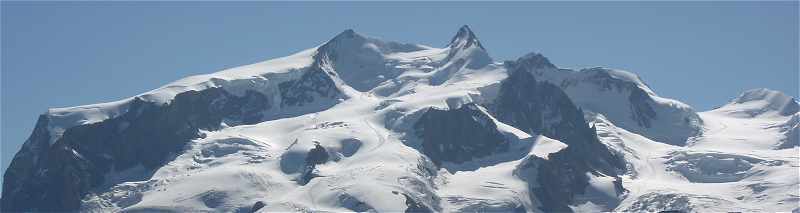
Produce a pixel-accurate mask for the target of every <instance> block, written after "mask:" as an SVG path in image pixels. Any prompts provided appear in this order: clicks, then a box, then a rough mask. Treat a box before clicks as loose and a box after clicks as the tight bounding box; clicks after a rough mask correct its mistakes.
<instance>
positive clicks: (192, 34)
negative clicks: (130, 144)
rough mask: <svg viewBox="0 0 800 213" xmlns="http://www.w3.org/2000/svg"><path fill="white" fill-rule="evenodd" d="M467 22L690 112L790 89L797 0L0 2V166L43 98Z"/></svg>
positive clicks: (72, 98)
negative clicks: (614, 73) (342, 35)
mask: <svg viewBox="0 0 800 213" xmlns="http://www.w3.org/2000/svg"><path fill="white" fill-rule="evenodd" d="M464 24H467V25H470V27H471V28H472V29H473V31H475V33H476V35H477V36H478V38H479V39H480V40H481V42H482V44H483V45H484V46H485V47H486V48H487V49H488V50H489V53H490V54H491V56H492V57H494V58H495V59H496V60H512V59H515V58H516V57H519V56H522V55H523V54H525V53H528V52H534V51H535V52H540V53H543V54H544V55H545V56H547V57H548V58H550V60H551V61H552V62H553V63H555V64H556V65H558V66H560V67H568V68H580V67H590V66H605V67H611V68H619V69H625V70H629V71H632V72H635V73H637V74H639V75H640V76H641V77H642V78H643V79H644V80H645V81H646V82H647V83H648V85H650V86H651V87H652V88H653V89H654V90H655V91H656V92H657V93H658V94H659V95H661V96H664V97H670V98H674V99H678V100H681V101H683V102H685V103H688V104H690V105H692V106H694V107H695V108H696V109H697V110H698V111H704V110H708V109H711V108H712V107H714V106H718V105H721V104H724V103H726V102H727V101H728V100H730V99H731V98H733V97H734V96H736V95H737V94H739V93H740V92H742V91H744V90H747V89H751V88H759V87H767V88H772V89H776V90H780V91H783V92H785V93H787V94H789V95H792V96H795V97H797V95H798V70H800V68H799V67H798V26H799V25H800V24H798V3H797V2H796V1H795V2H661V3H643V2H614V3H610V2H592V3H587V2H567V3H547V2H515V3H480V2H474V3H463V2H439V3H421V2H409V3H353V2H350V3H319V2H317V3H311V2H301V3H281V2H272V3H267V2H257V3H252V2H251V3H220V2H217V3H211V2H207V3H197V2H194V3H179V2H149V3H145V2H117V3H103V2H80V3H75V2H73V3H54V2H29V3H25V2H5V1H4V2H2V60H0V63H1V64H2V76H1V78H2V80H1V82H2V84H1V85H0V92H1V97H2V99H1V100H0V102H2V109H1V113H2V114H0V118H2V123H0V124H1V125H2V128H0V139H2V147H1V148H2V150H0V155H2V169H3V172H5V168H6V167H7V166H8V163H9V162H10V159H11V158H12V156H13V154H14V153H16V151H17V150H18V149H19V147H20V145H21V144H22V142H24V140H25V139H27V137H28V136H29V134H30V132H31V130H32V128H33V126H34V124H35V121H36V118H37V116H38V115H39V114H41V113H43V112H45V110H46V109H47V108H51V107H66V106H76V105H84V104H91V103H98V102H108V101H114V100H118V99H122V98H125V97H130V96H133V95H136V94H140V93H142V92H146V91H149V90H151V89H154V88H157V87H159V86H161V85H163V84H166V83H168V82H171V81H174V80H177V79H179V78H181V77H185V76H189V75H194V74H203V73H210V72H214V71H217V70H221V69H224V68H229V67H234V66H238V65H244V64H249V63H253V62H258V61H262V60H265V59H269V58H274V57H280V56H285V55H288V54H290V53H293V52H296V51H299V50H302V49H306V48H310V47H313V46H316V45H319V44H321V43H323V42H325V41H326V40H328V39H330V38H332V37H333V36H334V35H336V34H337V33H339V32H341V31H343V30H345V29H348V28H352V29H354V30H355V31H356V32H359V33H361V34H365V35H370V36H375V37H380V38H384V39H387V40H395V41H401V42H408V43H420V44H426V45H429V46H439V47H440V46H444V45H445V44H446V43H447V42H448V41H449V39H450V37H451V36H453V35H454V34H455V33H456V30H457V29H458V28H459V27H460V26H461V25H464Z"/></svg>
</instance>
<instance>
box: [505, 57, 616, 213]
mask: <svg viewBox="0 0 800 213" xmlns="http://www.w3.org/2000/svg"><path fill="white" fill-rule="evenodd" d="M510 68H511V69H509V70H511V74H510V75H509V77H508V78H507V79H505V80H503V82H502V83H501V86H500V91H499V93H498V97H497V99H496V100H495V103H494V105H493V106H494V108H493V109H494V114H495V117H496V118H497V119H498V120H499V121H501V122H503V123H506V124H509V125H511V126H514V127H516V128H518V129H520V130H523V131H525V132H527V133H530V134H532V135H535V134H541V135H544V136H547V137H549V138H553V139H557V140H559V141H561V142H563V143H565V144H567V145H568V147H567V148H565V149H562V150H560V151H558V152H555V153H551V154H550V155H549V156H548V159H547V160H545V159H542V158H539V157H536V156H530V157H529V158H528V159H527V160H526V161H524V162H523V163H522V164H521V165H520V166H519V167H518V168H517V171H516V172H515V174H516V175H517V176H519V177H520V178H522V179H525V180H536V181H537V182H538V184H531V186H532V188H531V189H530V190H531V192H532V193H533V194H534V195H535V198H537V199H539V201H541V203H542V204H543V209H542V210H544V211H556V212H561V211H570V209H569V208H568V207H567V205H568V204H570V202H571V201H572V200H573V198H574V197H575V195H577V194H582V193H583V191H584V189H585V188H586V186H587V185H588V181H589V179H588V177H587V176H586V173H591V174H594V175H602V176H612V177H617V178H618V176H617V170H618V169H623V168H625V165H624V162H622V160H621V159H620V158H619V157H618V156H617V155H614V154H612V153H611V151H609V149H608V148H607V147H606V146H605V145H603V144H602V143H601V142H600V141H599V139H598V138H597V135H596V131H595V129H594V128H593V127H589V126H588V125H587V123H586V121H585V120H584V117H583V111H582V110H581V109H579V108H578V107H576V106H575V105H574V104H573V103H572V101H571V100H570V99H569V98H568V96H567V95H566V94H565V93H564V92H563V91H562V90H561V89H560V88H559V87H558V86H556V85H553V84H550V83H548V82H537V81H536V79H535V78H534V77H533V75H532V74H531V73H529V72H526V71H525V70H523V69H516V70H515V69H513V68H514V67H510ZM620 187H621V186H620Z"/></svg>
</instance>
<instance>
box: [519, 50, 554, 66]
mask: <svg viewBox="0 0 800 213" xmlns="http://www.w3.org/2000/svg"><path fill="white" fill-rule="evenodd" d="M517 65H518V66H522V67H525V68H527V69H529V70H537V69H556V65H553V63H550V60H549V59H547V57H544V55H542V54H541V53H536V52H531V53H528V54H525V55H524V56H522V57H520V58H518V59H517Z"/></svg>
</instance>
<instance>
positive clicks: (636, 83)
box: [505, 53, 702, 145]
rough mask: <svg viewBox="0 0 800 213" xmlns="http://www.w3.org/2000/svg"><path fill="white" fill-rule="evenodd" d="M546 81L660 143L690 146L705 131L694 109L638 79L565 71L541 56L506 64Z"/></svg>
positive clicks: (579, 103) (598, 71)
mask: <svg viewBox="0 0 800 213" xmlns="http://www.w3.org/2000/svg"><path fill="white" fill-rule="evenodd" d="M505 65H506V67H507V69H509V70H526V71H528V72H530V73H532V74H534V76H535V77H537V78H538V79H539V80H541V81H547V82H550V83H552V84H555V85H558V86H559V87H560V88H561V89H562V90H564V92H565V93H566V94H567V95H568V96H569V98H570V99H572V101H573V102H574V103H575V104H576V105H577V106H579V107H581V108H582V109H583V110H588V111H592V112H595V113H600V114H603V115H605V116H606V117H607V118H608V119H610V120H612V121H613V122H614V123H615V124H617V125H619V126H620V127H623V128H625V129H628V130H630V131H632V132H634V133H637V134H641V135H643V136H645V137H648V138H650V139H653V140H655V141H658V142H663V143H668V144H673V145H684V144H685V143H686V140H687V139H688V138H689V137H692V136H695V135H697V134H699V133H700V132H701V126H702V120H701V119H700V117H699V116H698V115H697V113H696V112H695V111H694V109H692V108H691V107H690V106H688V105H686V104H684V103H681V102H679V101H676V100H671V99H667V98H662V97H659V96H657V95H656V94H655V93H654V92H653V91H652V90H651V89H650V87H648V86H647V85H646V84H645V83H644V82H643V81H642V80H641V79H640V78H639V77H638V76H637V75H635V74H633V73H630V72H627V71H622V70H614V69H607V68H602V67H595V68H587V69H581V70H578V71H575V70H571V69H561V68H558V67H556V66H555V65H553V64H552V63H551V62H550V60H548V59H547V58H546V57H545V56H543V55H542V54H539V53H529V54H527V55H525V56H523V57H520V58H519V59H517V60H516V61H507V62H506V63H505Z"/></svg>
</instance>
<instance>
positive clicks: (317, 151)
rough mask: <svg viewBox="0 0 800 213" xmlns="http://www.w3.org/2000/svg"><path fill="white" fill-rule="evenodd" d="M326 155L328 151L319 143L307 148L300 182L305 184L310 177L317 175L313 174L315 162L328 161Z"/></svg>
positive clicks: (315, 166)
mask: <svg viewBox="0 0 800 213" xmlns="http://www.w3.org/2000/svg"><path fill="white" fill-rule="evenodd" d="M328 157H329V155H328V151H327V150H325V147H323V146H322V145H319V143H316V144H314V148H312V149H311V150H309V151H308V155H306V163H305V166H304V167H303V172H302V176H301V177H300V183H301V184H306V183H308V181H311V179H312V178H314V177H316V176H317V175H316V174H314V169H316V168H317V164H323V163H325V162H328Z"/></svg>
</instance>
